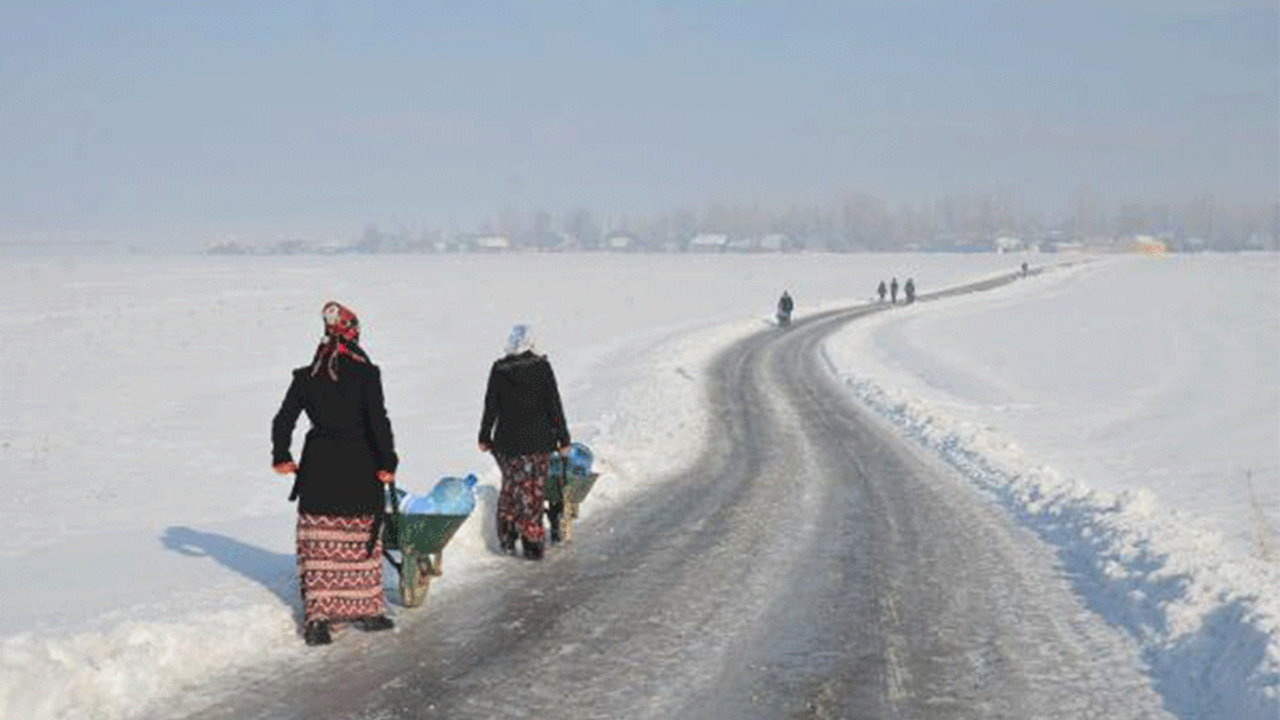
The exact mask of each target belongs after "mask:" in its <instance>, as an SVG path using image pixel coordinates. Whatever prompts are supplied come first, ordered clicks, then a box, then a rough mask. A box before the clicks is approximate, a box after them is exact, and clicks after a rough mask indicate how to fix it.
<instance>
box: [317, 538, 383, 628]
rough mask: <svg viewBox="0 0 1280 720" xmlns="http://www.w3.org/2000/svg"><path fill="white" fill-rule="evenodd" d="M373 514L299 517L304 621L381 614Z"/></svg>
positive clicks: (379, 561)
mask: <svg viewBox="0 0 1280 720" xmlns="http://www.w3.org/2000/svg"><path fill="white" fill-rule="evenodd" d="M373 522H374V516H373V515H355V516H350V517H347V516H342V515H316V514H309V513H299V514H298V589H299V590H301V591H302V607H303V611H304V613H305V614H306V621H307V622H311V621H313V620H327V621H330V622H345V621H350V620H356V619H359V618H363V617H372V616H375V615H382V614H383V613H384V612H385V611H386V609H385V607H384V605H383V599H382V538H381V537H379V538H377V542H376V543H375V544H374V548H373V552H369V550H368V547H369V545H368V543H369V539H370V537H371V536H372V535H373Z"/></svg>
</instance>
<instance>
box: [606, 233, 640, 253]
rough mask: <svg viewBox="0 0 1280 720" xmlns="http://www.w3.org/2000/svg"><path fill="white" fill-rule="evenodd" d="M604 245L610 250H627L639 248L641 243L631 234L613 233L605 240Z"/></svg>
mask: <svg viewBox="0 0 1280 720" xmlns="http://www.w3.org/2000/svg"><path fill="white" fill-rule="evenodd" d="M604 246H605V247H606V248H608V249H610V250H617V251H627V250H635V249H637V247H638V246H639V243H637V242H636V239H635V238H633V237H631V236H630V235H611V236H609V238H608V239H606V240H605V241H604Z"/></svg>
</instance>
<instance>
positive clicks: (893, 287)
mask: <svg viewBox="0 0 1280 720" xmlns="http://www.w3.org/2000/svg"><path fill="white" fill-rule="evenodd" d="M889 302H891V303H893V304H894V305H897V304H898V278H896V277H895V278H893V279H892V280H890V281H889Z"/></svg>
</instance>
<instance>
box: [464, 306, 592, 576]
mask: <svg viewBox="0 0 1280 720" xmlns="http://www.w3.org/2000/svg"><path fill="white" fill-rule="evenodd" d="M569 442H570V440H569V427H568V425H567V424H566V423H565V420H564V409H563V407H562V406H561V404H560V390H559V388H558V387H557V386H556V376H555V373H554V372H553V371H552V370H551V363H550V362H548V361H547V358H546V357H545V356H543V355H538V354H536V353H534V337H533V329H532V328H531V327H529V326H528V325H516V326H514V327H512V328H511V335H510V337H508V338H507V347H506V354H505V355H504V356H503V357H501V358H499V359H498V360H496V361H494V363H493V366H492V367H491V368H490V369H489V384H488V387H487V388H486V390H485V395H484V415H483V416H482V417H481V419H480V440H479V444H480V451H481V452H491V453H493V458H494V460H496V461H497V463H498V469H499V470H501V471H502V490H501V492H500V493H499V494H498V508H497V520H498V542H499V544H500V545H501V547H502V549H503V551H504V552H511V553H514V552H515V547H516V539H517V538H519V539H520V542H521V546H522V548H523V550H524V556H525V557H526V558H528V559H530V560H541V559H542V557H543V551H544V548H545V542H546V529H545V528H543V526H542V520H543V512H544V507H543V504H544V502H545V498H546V483H547V476H548V475H550V474H551V453H552V452H553V451H558V452H560V453H561V454H562V455H563V454H564V453H566V452H568V449H569Z"/></svg>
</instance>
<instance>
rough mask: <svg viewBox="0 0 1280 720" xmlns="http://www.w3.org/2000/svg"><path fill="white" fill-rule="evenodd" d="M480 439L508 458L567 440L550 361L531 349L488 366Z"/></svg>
mask: <svg viewBox="0 0 1280 720" xmlns="http://www.w3.org/2000/svg"><path fill="white" fill-rule="evenodd" d="M480 442H481V443H484V444H486V445H491V446H492V447H493V451H494V452H495V453H497V454H498V455H503V456H507V457H511V456H516V455H531V454H534V453H544V452H552V451H553V450H555V449H557V448H561V447H564V446H566V445H568V444H569V427H568V425H567V424H566V423H565V421H564V408H563V407H562V406H561V405H560V389H559V388H558V387H557V386H556V376H555V373H554V372H552V370H551V363H549V362H547V359H546V358H545V357H543V356H542V355H536V354H534V353H533V352H532V351H528V352H523V353H520V354H519V355H508V356H506V357H503V358H500V359H498V360H497V361H496V362H494V363H493V367H492V368H490V370H489V387H488V389H487V390H486V391H485V394H484V416H483V417H482V418H481V419H480Z"/></svg>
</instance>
